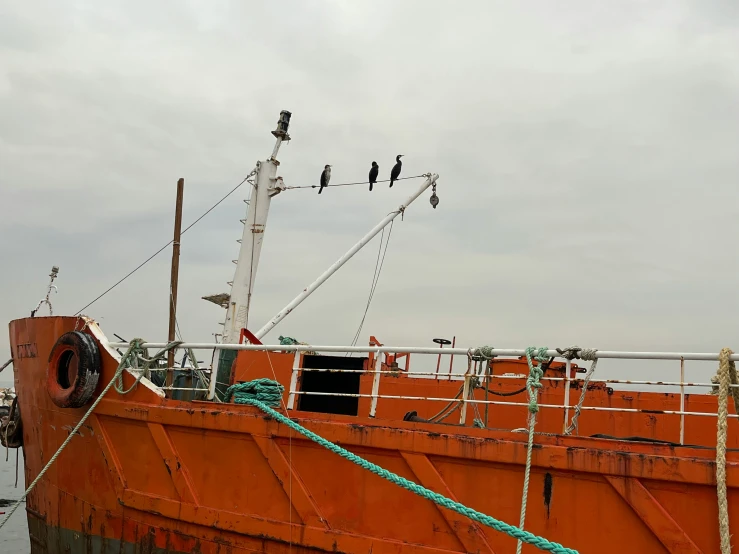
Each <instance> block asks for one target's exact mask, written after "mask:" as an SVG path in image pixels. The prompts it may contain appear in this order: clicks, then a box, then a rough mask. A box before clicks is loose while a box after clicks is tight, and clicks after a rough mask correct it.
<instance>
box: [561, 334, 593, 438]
mask: <svg viewBox="0 0 739 554" xmlns="http://www.w3.org/2000/svg"><path fill="white" fill-rule="evenodd" d="M557 352H559V353H560V354H561V355H562V357H563V358H565V359H567V360H570V361H571V360H572V359H573V358H581V359H583V360H585V361H586V362H589V361H592V362H593V363H592V364H590V369H588V372H587V373H586V374H585V379H584V381H583V384H582V391H581V392H580V400H578V401H577V404H576V405H575V414H574V415H573V416H572V421H571V422H570V424H569V425H568V426H567V429H565V432H564V434H565V435H571V434H572V431H576V430H577V420H578V418H579V417H580V411H581V410H582V405H583V404H584V403H585V395H587V393H588V385H589V384H590V378H591V377H592V376H593V373H594V372H595V367H596V366H597V365H598V351H597V350H596V349H595V348H580V347H579V346H571V347H570V348H565V349H564V350H560V349H559V348H557Z"/></svg>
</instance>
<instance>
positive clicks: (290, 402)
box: [287, 350, 301, 410]
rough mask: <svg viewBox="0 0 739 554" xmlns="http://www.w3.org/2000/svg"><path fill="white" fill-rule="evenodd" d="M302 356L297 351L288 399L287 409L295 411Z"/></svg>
mask: <svg viewBox="0 0 739 554" xmlns="http://www.w3.org/2000/svg"><path fill="white" fill-rule="evenodd" d="M300 354H301V352H300V351H299V350H296V351H295V360H294V361H293V372H292V375H291V376H290V391H289V394H288V397H287V409H288V410H294V409H295V391H296V390H297V389H298V371H300Z"/></svg>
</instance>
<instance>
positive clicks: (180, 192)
mask: <svg viewBox="0 0 739 554" xmlns="http://www.w3.org/2000/svg"><path fill="white" fill-rule="evenodd" d="M184 194H185V180H184V179H179V180H178V181H177V204H176V206H175V215H174V240H173V242H172V273H171V280H170V285H169V334H168V335H167V340H168V341H169V342H172V341H173V340H175V330H176V321H177V320H176V317H177V282H178V280H179V274H180V235H181V231H182V197H183V196H184ZM167 368H168V369H167V378H166V382H165V386H167V387H171V386H172V385H173V384H174V350H170V351H169V352H168V353H167ZM172 393H173V391H170V390H168V391H166V394H167V396H168V397H171V396H172Z"/></svg>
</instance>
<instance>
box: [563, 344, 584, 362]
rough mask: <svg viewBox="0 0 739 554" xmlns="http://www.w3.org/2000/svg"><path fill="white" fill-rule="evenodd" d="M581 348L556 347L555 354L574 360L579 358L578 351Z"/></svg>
mask: <svg viewBox="0 0 739 554" xmlns="http://www.w3.org/2000/svg"><path fill="white" fill-rule="evenodd" d="M581 350H582V348H580V347H579V346H570V347H569V348H557V354H559V355H560V356H561V357H562V358H564V359H565V360H570V361H572V360H574V359H576V358H578V359H579V358H580V351H581Z"/></svg>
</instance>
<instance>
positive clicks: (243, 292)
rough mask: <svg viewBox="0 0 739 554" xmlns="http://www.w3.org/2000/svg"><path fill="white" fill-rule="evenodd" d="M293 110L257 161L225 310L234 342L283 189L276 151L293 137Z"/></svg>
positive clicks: (226, 334) (227, 333)
mask: <svg viewBox="0 0 739 554" xmlns="http://www.w3.org/2000/svg"><path fill="white" fill-rule="evenodd" d="M290 115H291V114H290V112H286V111H283V112H280V120H279V122H278V123H277V129H276V130H275V131H272V134H273V135H274V136H275V137H276V138H277V142H276V144H275V147H274V150H273V151H272V156H271V157H270V158H269V159H268V160H266V161H259V162H257V168H256V171H257V178H256V181H255V185H254V190H253V191H252V194H251V201H250V202H249V207H248V208H247V213H246V220H245V222H244V232H243V234H242V236H241V248H240V249H239V259H238V260H237V261H236V271H235V273H234V279H233V283H232V285H231V298H230V299H229V302H228V308H227V311H226V323H225V325H224V328H223V342H224V343H227V344H235V343H238V342H239V338H240V334H241V329H243V328H245V327H247V323H248V321H249V309H250V308H251V296H252V292H253V291H254V281H255V280H256V276H257V268H258V266H259V256H260V254H261V251H262V241H263V240H264V231H265V229H266V227H267V216H268V215H269V206H270V203H271V201H272V197H273V196H275V195H277V194H279V193H280V192H282V191H283V190H284V188H285V187H284V185H283V183H282V178H276V177H275V176H276V174H277V166H279V165H280V162H278V161H277V152H278V151H279V149H280V144H282V141H283V140H290V136H289V135H288V134H287V128H288V125H289V123H290Z"/></svg>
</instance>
